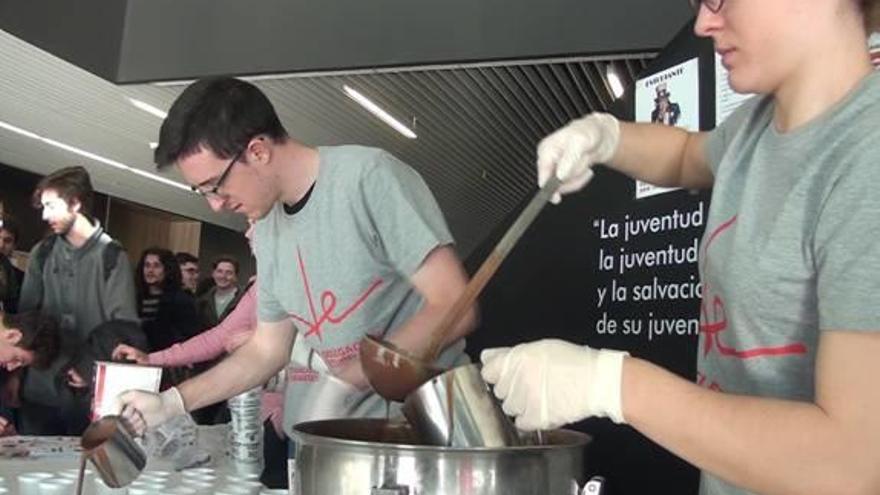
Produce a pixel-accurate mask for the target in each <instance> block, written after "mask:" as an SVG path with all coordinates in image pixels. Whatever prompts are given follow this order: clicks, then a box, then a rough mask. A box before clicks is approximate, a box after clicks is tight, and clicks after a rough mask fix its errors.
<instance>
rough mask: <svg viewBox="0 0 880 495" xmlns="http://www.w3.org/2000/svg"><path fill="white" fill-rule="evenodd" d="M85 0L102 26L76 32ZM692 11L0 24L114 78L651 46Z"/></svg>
mask: <svg viewBox="0 0 880 495" xmlns="http://www.w3.org/2000/svg"><path fill="white" fill-rule="evenodd" d="M84 3H85V4H88V5H87V7H88V8H84V9H83V8H81V6H82V5H83V4H84ZM34 4H38V5H40V7H39V8H38V7H33V5H34ZM92 4H94V5H100V8H101V9H103V10H102V12H101V16H100V17H96V18H95V19H97V18H100V19H102V21H101V23H100V24H103V23H106V24H108V26H107V27H103V32H104V33H105V34H106V35H107V36H103V37H102V36H98V35H97V34H95V33H91V34H90V35H83V32H84V31H87V30H94V29H95V28H96V23H97V22H96V20H95V19H93V18H92V16H91V15H88V11H90V10H96V9H98V7H93V5H92ZM107 4H114V6H113V8H110V6H108V5H107ZM59 5H60V7H59ZM74 6H75V7H74ZM108 9H109V12H110V15H109V16H107V15H105V14H104V12H107V11H108ZM81 11H87V12H85V13H84V12H81ZM120 11H121V12H122V14H123V16H122V18H120V15H119V14H120ZM11 13H14V14H15V16H14V17H15V19H14V20H11V19H10V17H9V15H10V14H11ZM91 13H92V14H94V13H95V12H91ZM690 17H691V12H690V9H689V8H688V6H687V2H685V1H684V0H680V1H675V2H670V1H665V0H660V1H658V0H603V1H599V0H541V1H536V0H370V1H364V0H329V1H314V0H248V1H242V0H115V1H114V0H90V1H85V2H81V1H78V2H51V1H49V0H0V28H2V29H4V30H7V31H9V32H11V33H13V34H15V35H16V36H19V37H21V38H23V39H24V40H25V41H28V42H31V43H33V44H36V45H37V46H40V47H43V48H45V49H47V50H48V51H50V52H52V53H55V54H57V55H60V56H62V58H65V59H67V60H69V61H72V62H73V63H75V64H77V65H79V66H81V67H84V68H86V69H88V70H90V71H92V72H95V73H96V74H98V75H99V76H101V77H104V78H106V79H110V80H112V81H114V82H117V83H134V82H145V81H161V80H179V79H192V78H196V77H201V76H207V75H219V74H236V75H244V74H273V73H293V72H312V71H322V70H341V69H357V68H376V67H396V66H412V65H425V64H450V63H468V62H485V61H499V60H512V59H534V58H547V57H556V56H572V55H601V54H621V53H628V52H643V51H656V50H658V49H660V48H662V47H663V46H664V45H665V44H666V43H667V42H668V41H669V40H670V39H671V38H672V37H673V36H674V34H675V33H676V32H677V31H678V29H679V28H680V27H681V26H682V25H683V24H684V23H685V22H687V20H688V19H689V18H690ZM114 23H115V24H114ZM9 25H12V28H10V27H8V26H9ZM58 25H65V26H66V27H65V28H64V29H63V30H61V31H60V32H57V33H52V32H51V31H52V30H53V29H54V28H51V29H50V28H48V27H47V26H58ZM114 25H115V26H116V29H115V30H114V29H111V28H112V27H113V26H114ZM97 27H100V26H97ZM120 33H121V36H120ZM47 40H48V41H51V42H47ZM96 41H100V42H102V43H104V44H105V46H102V47H96ZM41 42H42V44H41ZM114 43H115V45H114ZM111 45H112V47H115V49H111ZM96 48H99V49H96ZM101 57H104V58H103V59H101ZM114 57H115V58H114ZM97 59H100V60H97ZM80 60H82V61H80Z"/></svg>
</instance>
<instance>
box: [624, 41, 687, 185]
mask: <svg viewBox="0 0 880 495" xmlns="http://www.w3.org/2000/svg"><path fill="white" fill-rule="evenodd" d="M699 69H700V64H699V59H698V58H693V59H691V60H688V61H687V62H683V63H681V64H678V65H676V66H673V67H670V68H668V69H666V70H664V71H662V72H657V73H655V74H652V75H650V76H648V77H646V78H644V79H639V80H638V81H636V93H635V100H636V101H635V103H636V112H635V116H636V122H653V123H657V124H663V125H669V126H676V127H681V128H682V129H687V130H689V131H698V130H699V129H700V73H699ZM676 189H678V188H666V187H657V186H653V185H651V184H648V183H646V182H642V181H636V199H639V198H645V197H648V196H654V195H657V194H661V193H665V192H669V191H674V190H676Z"/></svg>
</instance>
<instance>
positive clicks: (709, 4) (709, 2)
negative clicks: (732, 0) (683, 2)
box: [689, 0, 724, 14]
mask: <svg viewBox="0 0 880 495" xmlns="http://www.w3.org/2000/svg"><path fill="white" fill-rule="evenodd" d="M689 1H690V3H691V8H693V9H694V12H697V13H699V12H700V6H702V5H705V6H706V8H707V9H709V10H710V11H712V12H713V13H715V14H717V13H718V12H719V11H720V10H721V7H723V6H724V0H689Z"/></svg>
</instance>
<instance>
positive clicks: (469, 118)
mask: <svg viewBox="0 0 880 495" xmlns="http://www.w3.org/2000/svg"><path fill="white" fill-rule="evenodd" d="M652 56H653V54H631V55H622V56H615V57H592V58H583V57H581V58H578V59H559V60H541V61H525V62H520V63H514V62H508V63H504V64H470V65H467V66H443V67H421V68H406V69H396V70H382V71H351V72H347V73H323V74H299V75H287V76H274V77H270V78H253V79H252V80H253V81H254V82H255V84H256V85H258V86H259V87H260V88H261V89H262V90H263V91H264V92H265V93H266V94H267V95H268V96H269V98H270V99H271V100H272V102H273V104H274V105H275V106H276V109H277V110H278V113H279V116H280V117H281V121H282V122H283V123H284V125H285V127H286V128H287V130H288V131H289V132H290V134H291V135H292V136H294V137H296V138H297V139H298V140H300V141H302V142H305V143H308V144H313V145H332V144H342V143H358V144H364V145H371V146H378V147H381V148H385V149H387V150H389V151H391V152H392V153H394V154H395V155H397V156H398V157H400V158H402V159H403V160H404V161H406V162H408V163H409V164H410V165H412V166H413V167H415V168H416V169H417V170H419V172H420V173H421V174H422V175H423V176H424V177H425V179H426V181H427V182H428V184H429V186H430V187H431V189H432V190H433V192H434V194H435V196H436V197H437V199H438V202H439V203H440V206H441V208H442V209H443V211H444V214H445V215H446V218H447V221H448V222H449V225H450V228H451V230H452V232H453V235H454V236H455V237H456V239H457V241H458V245H459V250H460V252H461V254H462V255H463V256H467V255H468V254H469V253H470V252H471V251H472V250H473V249H474V248H475V247H477V246H478V245H479V244H480V243H481V242H482V241H483V240H484V239H485V238H486V236H487V235H488V234H489V233H490V232H491V231H492V230H493V229H494V228H495V227H497V226H498V225H499V224H500V222H502V221H503V220H504V219H505V218H507V217H509V215H510V214H511V213H512V212H513V210H514V209H515V208H516V207H517V206H518V205H519V204H520V203H521V202H522V200H523V199H524V198H525V197H526V196H528V195H530V194H531V192H532V191H533V187H534V170H533V165H532V164H533V161H534V148H535V145H536V144H537V142H538V141H539V140H540V138H541V137H542V136H544V135H545V134H547V133H548V132H550V131H551V130H553V129H555V128H557V127H559V126H560V125H562V124H563V123H565V122H566V121H568V120H569V119H571V118H574V117H577V116H579V115H582V114H584V113H586V112H588V111H591V110H604V109H607V108H608V106H609V105H610V104H611V103H612V100H611V97H610V95H609V88H608V87H607V84H606V82H605V80H604V78H603V77H602V76H601V75H602V74H603V73H604V69H605V65H606V64H607V63H608V62H611V63H613V64H614V65H615V66H616V67H617V68H618V69H619V72H621V73H622V76H623V79H624V82H625V84H626V83H628V82H629V81H631V80H632V79H633V78H634V77H635V76H636V74H637V73H638V71H640V70H641V69H642V68H644V66H645V65H646V63H647V61H648V60H649V59H650V58H652ZM0 71H2V75H0V121H3V122H6V123H7V124H11V125H13V126H16V127H18V128H22V129H24V130H26V131H30V132H33V133H36V134H38V135H40V136H42V137H45V138H50V139H53V140H55V141H59V142H62V143H65V144H67V145H71V146H75V147H77V148H81V149H84V150H87V151H89V152H92V153H96V154H98V155H101V156H103V157H106V158H108V159H111V160H114V161H116V162H121V163H124V164H125V165H128V166H131V167H136V168H139V169H142V170H145V171H149V172H155V168H154V167H153V165H152V150H151V149H150V148H149V146H148V143H149V142H150V141H156V139H157V135H158V130H159V126H160V124H161V120H160V119H159V118H157V117H155V116H153V115H150V114H148V113H146V112H143V111H141V110H138V109H136V108H134V107H133V106H132V105H131V104H130V103H129V102H128V100H127V97H132V98H136V99H139V100H142V101H145V102H147V103H150V104H152V105H154V106H157V107H159V108H162V109H168V108H169V107H170V105H171V103H172V102H173V101H174V98H175V97H176V96H177V95H178V94H179V93H180V92H181V91H182V89H183V87H184V85H183V84H176V85H175V84H171V85H161V86H159V85H152V84H140V85H128V86H119V85H116V84H113V83H110V82H108V81H106V80H104V79H101V78H99V77H97V76H95V75H93V74H91V73H88V72H86V71H84V70H82V69H79V68H77V67H75V66H73V65H71V64H69V63H67V62H65V61H63V60H61V59H59V58H57V57H55V56H53V55H50V54H48V53H46V52H44V51H42V50H40V49H38V48H36V47H34V46H32V45H29V44H27V43H25V42H23V41H21V40H19V39H18V38H15V37H13V36H11V35H9V34H8V33H6V32H4V31H0ZM343 84H348V85H349V86H351V87H353V88H355V89H357V90H359V91H360V92H362V93H364V94H365V95H367V96H368V97H370V98H372V99H373V100H374V101H376V102H377V103H379V104H380V105H382V106H383V107H384V108H386V109H387V110H388V111H389V112H391V113H392V114H394V115H396V116H398V117H400V118H401V120H405V121H411V119H413V118H415V119H416V132H417V133H418V135H419V137H418V139H416V140H409V139H407V138H404V137H403V136H401V135H399V134H397V133H396V132H395V131H393V130H392V129H391V128H389V127H387V126H386V125H385V124H383V123H381V122H379V121H378V120H377V119H376V118H374V117H373V116H371V115H370V114H368V113H366V112H365V111H364V110H363V109H361V108H360V107H359V106H357V104H355V103H354V102H353V101H351V100H350V99H348V98H347V97H345V96H344V95H343V93H342V92H341V87H342V85H343ZM0 162H2V163H5V164H8V165H11V166H14V167H18V168H22V169H26V170H29V171H32V172H36V173H39V174H46V173H49V172H51V171H53V170H55V169H57V168H61V167H64V166H69V165H73V164H78V165H83V166H85V167H86V168H88V169H89V171H90V173H91V174H92V180H93V182H94V185H95V187H96V189H98V190H99V191H101V192H104V193H107V194H110V195H113V196H116V197H121V198H124V199H127V200H130V201H134V202H137V203H142V204H145V205H148V206H152V207H156V208H160V209H163V210H167V211H171V212H174V213H177V214H180V215H184V216H187V217H192V218H196V219H199V220H204V221H208V222H211V223H216V224H220V225H225V226H228V227H231V228H241V227H242V221H241V219H239V218H235V217H233V216H231V215H228V214H224V215H218V214H215V213H213V212H211V211H210V210H209V209H208V208H207V205H206V204H205V202H204V201H203V200H201V199H200V198H199V197H198V196H196V195H194V194H192V193H190V192H188V191H184V190H180V189H177V188H174V187H171V186H168V185H165V184H161V183H158V182H154V181H152V180H149V179H146V178H143V177H140V176H138V175H136V174H134V173H132V172H130V171H126V170H119V169H117V168H114V167H111V166H109V165H106V164H103V163H100V162H98V161H96V160H92V159H87V158H84V157H81V156H78V155H75V154H73V153H70V152H68V151H64V150H61V149H58V148H56V147H53V146H50V145H49V144H46V143H44V142H41V141H38V140H34V139H31V138H27V137H24V136H21V135H19V134H16V133H14V132H12V131H10V130H8V129H4V128H2V127H0ZM165 175H167V176H168V177H169V178H171V179H174V180H177V181H180V182H182V181H181V179H180V178H179V177H178V176H177V174H176V172H174V171H170V172H168V173H167V174H165Z"/></svg>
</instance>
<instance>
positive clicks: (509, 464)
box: [293, 419, 590, 495]
mask: <svg viewBox="0 0 880 495" xmlns="http://www.w3.org/2000/svg"><path fill="white" fill-rule="evenodd" d="M293 433H294V437H295V438H296V442H297V445H296V459H295V461H294V462H295V465H296V477H295V483H294V493H296V494H300V495H446V494H450V495H452V494H455V495H490V494H491V495H496V494H504V495H519V494H529V495H534V494H539V495H570V494H571V493H573V489H576V486H580V485H583V484H584V482H585V481H586V480H585V476H584V447H585V446H586V445H587V444H588V443H589V442H590V438H589V437H588V436H587V435H584V434H583V433H578V432H574V431H570V430H554V431H549V432H545V433H544V442H545V443H546V444H545V445H524V446H518V447H500V448H467V449H465V448H451V447H435V446H425V445H418V443H419V442H418V439H417V438H416V435H415V433H414V431H413V430H412V429H411V428H410V427H409V425H408V424H406V423H397V422H388V421H385V420H381V419H337V420H327V421H313V422H307V423H300V424H298V425H296V426H295V427H294V429H293ZM575 483H577V485H575Z"/></svg>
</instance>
